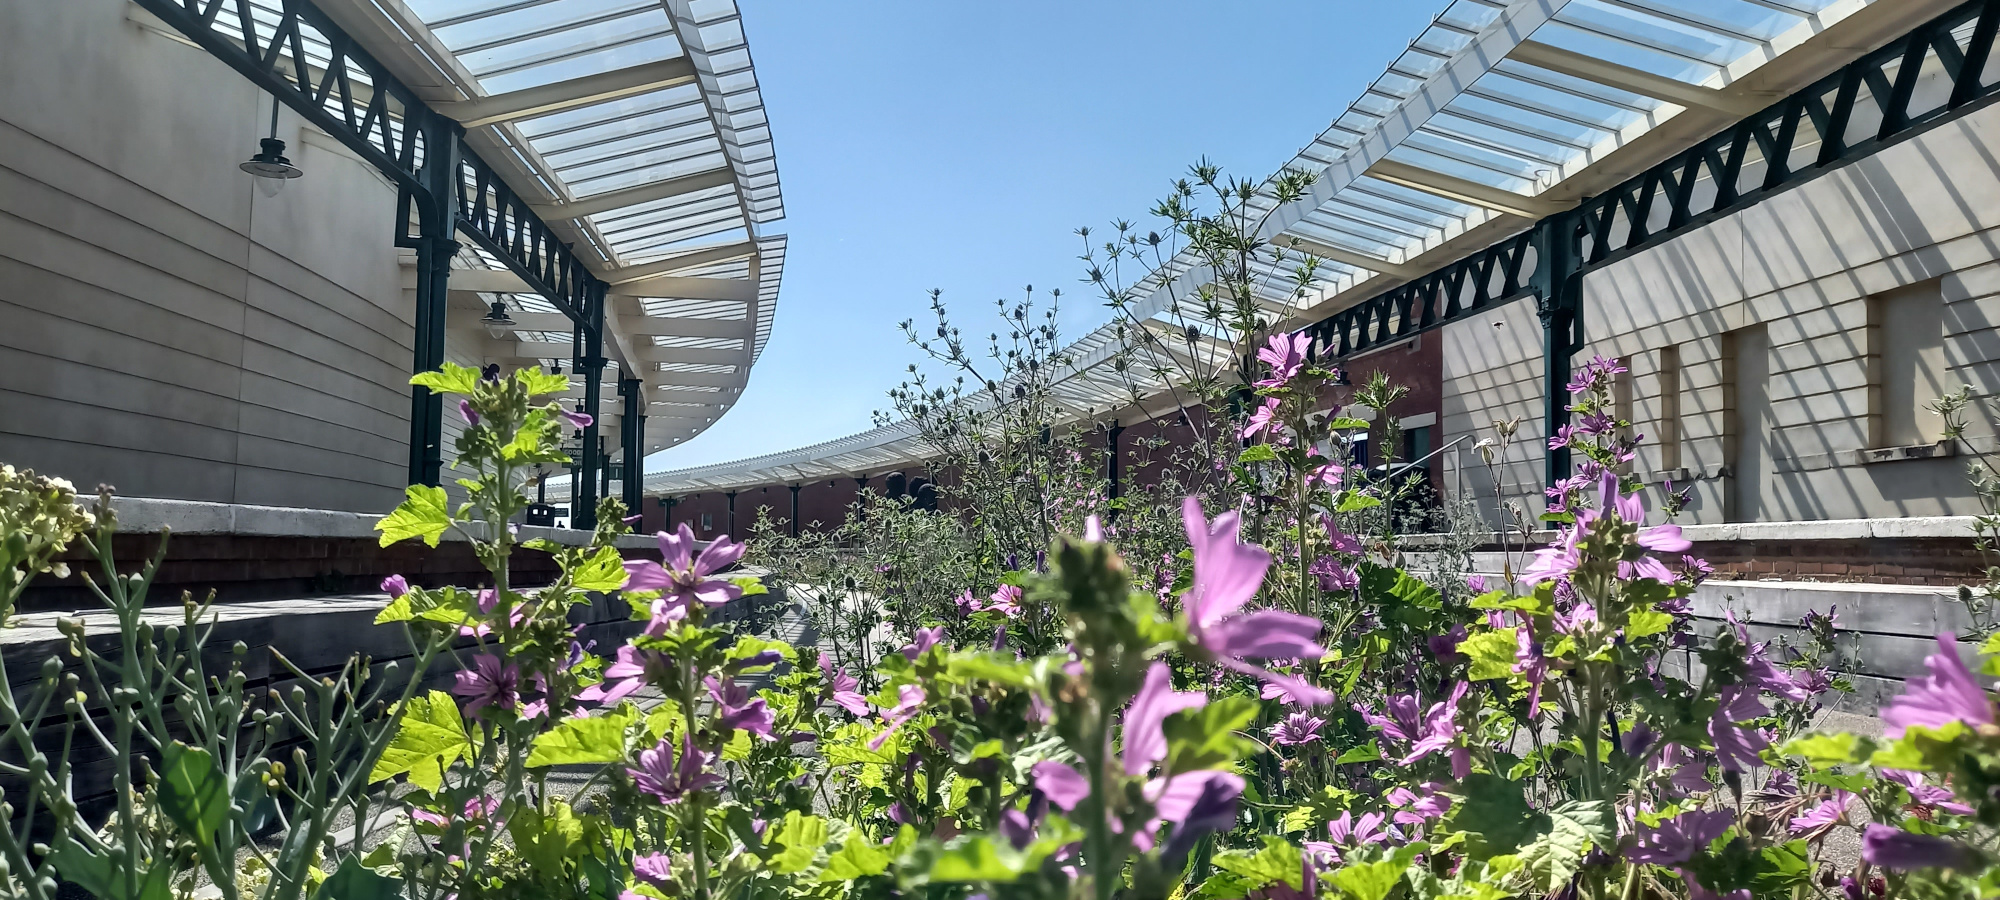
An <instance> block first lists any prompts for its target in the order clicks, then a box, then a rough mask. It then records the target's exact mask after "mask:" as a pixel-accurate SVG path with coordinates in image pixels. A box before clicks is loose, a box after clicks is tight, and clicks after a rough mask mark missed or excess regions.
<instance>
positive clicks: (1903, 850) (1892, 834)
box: [1861, 825, 1979, 871]
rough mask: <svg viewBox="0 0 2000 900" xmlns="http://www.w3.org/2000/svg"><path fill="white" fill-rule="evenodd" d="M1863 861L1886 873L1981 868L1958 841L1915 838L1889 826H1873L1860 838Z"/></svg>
mask: <svg viewBox="0 0 2000 900" xmlns="http://www.w3.org/2000/svg"><path fill="white" fill-rule="evenodd" d="M1861 858H1862V859H1865V860H1867V861H1868V862H1869V864H1870V865H1877V866H1881V867H1882V868H1884V869H1894V870H1899V871H1907V870H1910V869H1959V870H1962V871H1970V870H1973V869H1976V868H1978V866H1979V853H1978V851H1976V850H1973V849H1972V848H1971V847H1967V846H1965V845H1964V844H1960V843H1958V842H1957V841H1952V840H1947V839H1945V838H1941V837H1936V836H1933V835H1928V834H1912V833H1910V832H1907V831H1904V830H1903V829H1901V828H1893V827H1890V826H1888V825H1870V826H1868V830H1867V831H1866V832H1865V833H1863V834H1862V836H1861Z"/></svg>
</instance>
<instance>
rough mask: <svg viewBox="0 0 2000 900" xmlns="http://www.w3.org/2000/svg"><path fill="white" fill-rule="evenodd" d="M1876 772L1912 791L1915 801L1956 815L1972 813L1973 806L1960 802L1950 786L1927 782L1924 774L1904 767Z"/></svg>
mask: <svg viewBox="0 0 2000 900" xmlns="http://www.w3.org/2000/svg"><path fill="white" fill-rule="evenodd" d="M1875 774H1877V775H1880V776H1882V780H1883V781H1891V782H1895V783H1896V784H1900V785H1902V786H1903V789H1904V790H1907V791H1909V792H1910V800H1911V802H1913V803H1918V804H1921V805H1923V806H1929V807H1934V808H1937V809H1940V810H1943V811H1945V812H1948V813H1951V814H1952V815H1955V816H1969V815H1972V812H1973V810H1972V807H1970V806H1967V805H1965V804H1964V803H1960V802H1959V801H1958V799H1957V798H1958V795H1957V794H1953V793H1952V792H1951V789H1950V788H1944V787H1938V786H1937V785H1934V784H1925V783H1924V776H1922V775H1919V774H1917V773H1915V772H1906V771H1904V770H1902V769H1877V770H1876V773H1875Z"/></svg>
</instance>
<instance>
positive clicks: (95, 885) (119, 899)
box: [49, 835, 174, 900]
mask: <svg viewBox="0 0 2000 900" xmlns="http://www.w3.org/2000/svg"><path fill="white" fill-rule="evenodd" d="M49 857H50V860H51V861H52V862H54V863H55V869H56V874H58V875H61V876H62V877H63V879H64V880H66V881H73V882H75V883H76V886H77V887H80V888H83V889H84V890H85V891H87V892H89V893H90V895H91V896H94V897H97V898H98V900H170V898H171V897H172V896H173V889H172V887H171V884H170V882H171V881H172V879H173V874H174V866H173V865H172V864H171V863H158V864H155V865H154V866H153V868H152V869H150V870H147V871H144V872H141V873H139V877H138V879H137V882H138V883H137V885H136V886H134V887H131V888H128V887H127V885H126V883H125V877H124V876H125V872H124V871H123V870H122V869H120V868H118V867H117V866H116V865H114V862H113V860H112V859H111V858H110V857H108V856H98V855H96V854H94V853H91V852H90V851H89V850H88V849H85V847H84V846H83V845H82V844H79V843H77V842H76V839H75V838H72V837H69V836H67V835H65V836H63V837H62V838H60V839H58V840H57V842H56V845H55V848H54V849H53V850H51V851H50V853H49Z"/></svg>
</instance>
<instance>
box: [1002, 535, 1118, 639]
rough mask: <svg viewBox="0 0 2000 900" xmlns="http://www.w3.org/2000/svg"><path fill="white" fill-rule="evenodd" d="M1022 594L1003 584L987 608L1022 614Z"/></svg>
mask: <svg viewBox="0 0 2000 900" xmlns="http://www.w3.org/2000/svg"><path fill="white" fill-rule="evenodd" d="M1096 518H1097V517H1096V516H1092V517H1091V519H1092V520H1093V521H1094V520H1096ZM1100 540H1101V538H1100ZM1021 596H1022V591H1021V589H1020V588H1018V587H1015V586H1014V585H1011V584H1003V585H1001V586H1000V589H999V590H996V591H994V592H993V596H992V597H991V598H989V600H988V602H987V604H986V608H987V609H988V610H991V611H993V612H997V613H999V614H1001V615H1003V616H1006V617H1007V618H1009V619H1012V618H1014V617H1016V616H1019V615H1020V614H1021Z"/></svg>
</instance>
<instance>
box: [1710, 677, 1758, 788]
mask: <svg viewBox="0 0 2000 900" xmlns="http://www.w3.org/2000/svg"><path fill="white" fill-rule="evenodd" d="M1770 714H1771V710H1770V709H1769V708H1768V707H1766V706H1765V705H1764V701H1762V700H1759V699H1757V691H1756V689H1755V688H1751V687H1746V686H1744V685H1740V684H1732V685H1730V686H1728V687H1726V688H1723V689H1722V690H1720V691H1718V692H1716V707H1715V713H1714V714H1713V715H1711V716H1709V717H1708V738H1709V740H1710V741H1711V742H1713V743H1714V744H1715V757H1716V760H1717V761H1718V762H1719V763H1720V764H1721V766H1722V769H1723V771H1726V772H1741V771H1744V770H1745V769H1749V768H1752V767H1754V766H1760V765H1763V761H1762V760H1760V759H1758V758H1757V753H1758V752H1759V751H1761V750H1763V749H1764V748H1765V747H1769V746H1771V741H1770V739H1769V738H1767V737H1765V735H1764V732H1763V730H1762V729H1759V728H1754V727H1753V728H1746V727H1744V726H1743V725H1741V724H1739V723H1742V722H1746V721H1749V720H1751V719H1761V718H1763V717H1765V716H1768V715H1770Z"/></svg>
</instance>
